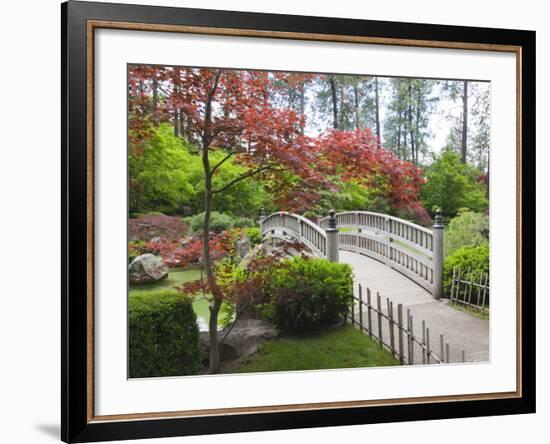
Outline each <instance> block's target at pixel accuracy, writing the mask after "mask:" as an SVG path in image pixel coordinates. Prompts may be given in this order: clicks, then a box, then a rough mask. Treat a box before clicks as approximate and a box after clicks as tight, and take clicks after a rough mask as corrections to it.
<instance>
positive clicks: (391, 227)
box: [319, 211, 433, 255]
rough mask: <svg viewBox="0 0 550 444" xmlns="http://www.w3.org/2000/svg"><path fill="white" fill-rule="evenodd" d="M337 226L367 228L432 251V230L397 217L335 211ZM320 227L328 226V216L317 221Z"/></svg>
mask: <svg viewBox="0 0 550 444" xmlns="http://www.w3.org/2000/svg"><path fill="white" fill-rule="evenodd" d="M335 216H336V224H337V225H338V227H339V228H354V229H359V230H360V231H364V230H367V231H369V232H371V233H372V234H375V235H384V236H388V238H389V239H391V241H393V242H396V241H397V242H398V243H401V244H403V245H404V246H409V247H411V248H413V249H416V250H420V251H421V252H422V253H425V254H428V255H430V254H431V253H432V252H433V233H432V230H430V229H428V228H426V227H423V226H421V225H417V224H415V223H412V222H409V221H407V220H404V219H400V218H398V217H394V216H390V215H387V214H381V213H375V212H372V211H345V212H342V213H336V215H335ZM319 226H320V227H321V228H326V227H327V226H328V217H324V218H322V219H321V220H320V221H319Z"/></svg>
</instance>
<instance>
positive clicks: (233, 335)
mask: <svg viewBox="0 0 550 444" xmlns="http://www.w3.org/2000/svg"><path fill="white" fill-rule="evenodd" d="M278 335H279V331H278V330H277V328H276V327H275V326H274V325H273V324H271V323H269V322H267V321H263V320H261V319H237V320H236V321H235V322H234V324H231V325H229V326H227V327H225V328H224V329H222V330H219V331H218V340H219V341H222V340H223V342H222V343H221V344H220V359H221V360H222V361H230V360H233V359H237V358H240V357H243V356H249V355H251V354H253V353H256V351H257V350H258V347H259V346H260V345H261V343H262V342H263V341H265V340H267V339H273V338H276V337H277V336H278ZM224 338H225V339H224ZM200 342H201V346H202V349H203V356H205V357H207V356H208V353H209V351H210V343H209V338H208V332H201V334H200Z"/></svg>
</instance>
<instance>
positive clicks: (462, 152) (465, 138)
mask: <svg viewBox="0 0 550 444" xmlns="http://www.w3.org/2000/svg"><path fill="white" fill-rule="evenodd" d="M467 142H468V81H467V80H465V81H464V88H463V92H462V144H461V147H460V160H462V163H466V155H467Z"/></svg>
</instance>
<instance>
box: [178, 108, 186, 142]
mask: <svg viewBox="0 0 550 444" xmlns="http://www.w3.org/2000/svg"><path fill="white" fill-rule="evenodd" d="M178 123H179V133H180V137H183V136H184V135H185V120H184V118H183V108H180V110H179V122H178Z"/></svg>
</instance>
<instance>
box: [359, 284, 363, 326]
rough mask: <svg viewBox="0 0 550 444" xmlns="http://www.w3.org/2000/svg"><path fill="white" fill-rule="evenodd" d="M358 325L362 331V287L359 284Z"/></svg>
mask: <svg viewBox="0 0 550 444" xmlns="http://www.w3.org/2000/svg"><path fill="white" fill-rule="evenodd" d="M359 326H360V329H361V333H363V287H361V284H359Z"/></svg>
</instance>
